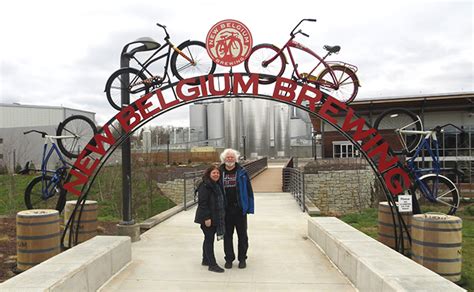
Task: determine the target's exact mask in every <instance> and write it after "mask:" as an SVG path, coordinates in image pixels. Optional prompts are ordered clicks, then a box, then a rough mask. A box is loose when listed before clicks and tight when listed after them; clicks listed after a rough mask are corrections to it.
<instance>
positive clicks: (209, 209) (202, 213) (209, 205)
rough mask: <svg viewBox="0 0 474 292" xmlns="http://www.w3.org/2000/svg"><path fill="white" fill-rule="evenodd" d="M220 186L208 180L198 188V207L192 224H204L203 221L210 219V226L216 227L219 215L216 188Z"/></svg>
mask: <svg viewBox="0 0 474 292" xmlns="http://www.w3.org/2000/svg"><path fill="white" fill-rule="evenodd" d="M219 187H220V186H219V185H218V184H217V183H213V182H211V181H210V180H204V181H203V182H202V183H201V184H200V185H199V188H198V207H197V210H196V217H195V218H194V222H196V223H199V224H204V221H206V220H207V219H211V225H212V226H217V222H218V220H219V213H218V209H217V196H218V193H217V191H218V190H217V188H219Z"/></svg>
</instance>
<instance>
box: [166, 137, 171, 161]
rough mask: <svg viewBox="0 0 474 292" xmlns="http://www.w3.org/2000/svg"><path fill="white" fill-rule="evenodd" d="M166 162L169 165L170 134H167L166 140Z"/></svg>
mask: <svg viewBox="0 0 474 292" xmlns="http://www.w3.org/2000/svg"><path fill="white" fill-rule="evenodd" d="M166 164H167V165H170V136H169V134H168V141H166Z"/></svg>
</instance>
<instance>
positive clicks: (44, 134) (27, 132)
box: [23, 130, 48, 138]
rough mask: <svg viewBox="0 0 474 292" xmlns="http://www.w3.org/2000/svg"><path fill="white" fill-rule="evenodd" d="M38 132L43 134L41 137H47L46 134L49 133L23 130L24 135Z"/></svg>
mask: <svg viewBox="0 0 474 292" xmlns="http://www.w3.org/2000/svg"><path fill="white" fill-rule="evenodd" d="M33 132H34V133H38V134H41V137H43V138H44V137H45V136H46V135H48V133H46V132H42V131H38V130H29V131H26V132H23V135H26V134H29V133H33Z"/></svg>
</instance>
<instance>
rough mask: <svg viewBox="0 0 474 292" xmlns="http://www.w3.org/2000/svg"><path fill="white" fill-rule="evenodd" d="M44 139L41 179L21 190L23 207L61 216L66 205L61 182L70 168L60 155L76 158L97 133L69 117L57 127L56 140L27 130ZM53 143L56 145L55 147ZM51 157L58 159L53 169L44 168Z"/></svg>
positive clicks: (78, 117)
mask: <svg viewBox="0 0 474 292" xmlns="http://www.w3.org/2000/svg"><path fill="white" fill-rule="evenodd" d="M30 133H37V134H40V135H41V137H42V138H44V145H43V156H42V159H41V170H40V171H41V175H39V176H37V177H35V178H33V180H32V181H31V182H30V183H29V184H28V186H27V187H26V190H25V205H26V207H27V208H28V209H56V210H58V211H59V212H61V211H62V210H63V208H64V205H65V204H66V191H65V190H64V188H63V182H64V181H65V179H66V177H67V173H68V170H69V169H70V168H71V164H70V163H69V162H68V161H67V160H66V159H65V158H64V157H63V155H61V152H62V153H63V154H64V155H65V156H66V157H69V158H71V159H72V158H77V157H78V156H79V153H80V152H81V151H82V149H84V147H85V146H86V145H87V144H88V143H89V141H90V140H91V139H92V138H93V137H94V135H95V134H96V133H97V128H96V126H95V124H94V123H93V122H92V121H91V120H90V119H89V118H87V117H85V116H81V115H74V116H70V117H68V118H67V119H65V120H64V121H63V122H62V123H60V124H59V126H58V129H57V131H56V136H52V135H48V133H46V132H43V131H39V130H29V131H26V132H24V134H25V135H27V134H30ZM55 140H56V141H57V145H56V143H55ZM52 155H56V156H57V157H58V158H59V161H58V163H57V166H56V167H55V168H54V169H51V168H48V162H49V160H50V158H51V157H52Z"/></svg>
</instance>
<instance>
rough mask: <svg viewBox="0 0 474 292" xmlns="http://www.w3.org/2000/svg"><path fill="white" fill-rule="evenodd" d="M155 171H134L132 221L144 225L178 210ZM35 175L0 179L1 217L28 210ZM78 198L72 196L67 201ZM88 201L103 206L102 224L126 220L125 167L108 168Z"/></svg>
mask: <svg viewBox="0 0 474 292" xmlns="http://www.w3.org/2000/svg"><path fill="white" fill-rule="evenodd" d="M151 169H152V167H147V166H140V167H135V168H134V169H133V171H132V218H133V219H134V220H135V221H136V222H140V221H143V220H144V219H147V218H149V217H152V216H154V215H156V214H158V213H161V212H163V211H165V210H167V209H169V208H172V207H174V206H175V203H173V202H172V201H171V200H169V199H168V198H167V197H165V196H164V195H163V194H162V193H161V191H160V190H159V189H158V187H157V185H156V178H155V177H154V174H153V172H152V171H151ZM37 175H38V174H35V175H10V174H6V175H0V215H10V216H11V215H15V214H16V213H17V212H18V211H21V210H25V209H26V206H25V203H24V192H25V189H26V187H27V186H28V184H29V183H30V181H31V180H32V179H33V178H34V177H36V176H37ZM76 199H77V197H76V196H74V195H72V194H68V197H67V200H76ZM87 199H88V200H95V201H97V202H98V204H99V215H98V219H99V221H120V220H121V219H122V170H121V166H111V167H104V168H102V169H101V171H100V173H99V174H98V176H97V177H96V180H95V182H94V184H93V186H92V188H91V190H90V192H89V194H88V197H87Z"/></svg>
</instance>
